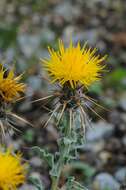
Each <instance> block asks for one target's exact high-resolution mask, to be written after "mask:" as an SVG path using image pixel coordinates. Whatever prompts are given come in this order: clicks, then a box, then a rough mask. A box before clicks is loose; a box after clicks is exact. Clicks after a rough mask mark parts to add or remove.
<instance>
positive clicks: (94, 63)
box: [42, 40, 106, 88]
mask: <svg viewBox="0 0 126 190" xmlns="http://www.w3.org/2000/svg"><path fill="white" fill-rule="evenodd" d="M96 52H97V49H96V48H94V49H93V50H92V49H91V48H87V47H86V44H85V45H84V46H83V47H82V48H81V47H80V43H79V42H78V44H77V46H74V45H73V43H72V41H71V43H70V45H69V47H68V48H65V47H64V44H63V42H62V41H61V40H60V41H59V51H55V50H54V49H51V48H49V53H50V58H49V59H43V60H42V62H43V63H44V65H45V67H46V70H47V71H48V72H49V75H50V76H51V77H52V82H56V81H58V82H59V83H60V84H61V85H64V84H65V83H69V84H70V86H71V87H72V88H75V87H76V86H77V84H81V85H83V86H84V87H86V88H88V87H89V86H90V85H91V84H92V83H94V82H95V81H97V80H99V79H100V78H101V74H100V73H101V72H102V71H103V70H104V67H105V66H104V65H103V64H102V62H103V61H104V60H105V58H106V56H104V57H101V58H100V56H99V55H96Z"/></svg>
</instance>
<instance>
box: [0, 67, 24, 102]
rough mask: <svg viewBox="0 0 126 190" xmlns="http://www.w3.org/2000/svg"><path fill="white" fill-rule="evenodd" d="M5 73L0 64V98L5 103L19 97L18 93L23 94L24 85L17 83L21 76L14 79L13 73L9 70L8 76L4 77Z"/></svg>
mask: <svg viewBox="0 0 126 190" xmlns="http://www.w3.org/2000/svg"><path fill="white" fill-rule="evenodd" d="M6 71H7V70H5V69H4V68H3V66H2V65H1V64H0V96H1V98H2V99H3V100H4V101H5V102H11V101H13V100H14V99H15V98H17V97H19V94H20V92H24V90H25V85H24V84H23V83H19V80H20V79H21V77H22V75H19V76H18V77H14V71H13V70H10V72H9V73H8V75H7V76H5V72H6Z"/></svg>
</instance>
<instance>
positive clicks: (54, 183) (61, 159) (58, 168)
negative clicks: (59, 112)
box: [51, 114, 71, 190]
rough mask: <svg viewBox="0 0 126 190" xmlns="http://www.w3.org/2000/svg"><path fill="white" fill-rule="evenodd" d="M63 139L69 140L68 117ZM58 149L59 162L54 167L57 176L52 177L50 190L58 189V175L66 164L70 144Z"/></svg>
mask: <svg viewBox="0 0 126 190" xmlns="http://www.w3.org/2000/svg"><path fill="white" fill-rule="evenodd" d="M68 115H69V114H68ZM64 137H66V138H68V139H69V138H71V126H70V123H69V118H68V117H67V123H66V126H65V132H64ZM64 137H62V139H64ZM62 139H61V140H62ZM59 149H60V156H59V160H58V161H57V163H56V164H55V166H54V167H55V169H56V171H57V174H58V175H57V177H55V176H52V187H51V190H58V189H59V188H58V184H59V179H60V175H61V172H62V169H63V168H64V165H65V163H66V160H65V159H64V158H65V156H66V155H68V154H69V152H70V149H71V143H70V144H64V146H63V147H59Z"/></svg>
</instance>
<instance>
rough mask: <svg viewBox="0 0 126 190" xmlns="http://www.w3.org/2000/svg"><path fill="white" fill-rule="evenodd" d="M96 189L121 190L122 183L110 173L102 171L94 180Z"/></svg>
mask: <svg viewBox="0 0 126 190" xmlns="http://www.w3.org/2000/svg"><path fill="white" fill-rule="evenodd" d="M93 187H94V190H96V189H97V190H105V189H108V190H109V189H110V190H119V187H120V184H119V183H118V182H117V181H116V180H115V179H114V178H113V177H112V176H111V175H110V174H108V173H100V174H98V175H97V176H96V177H95V180H94V182H93Z"/></svg>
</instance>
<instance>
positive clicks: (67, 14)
mask: <svg viewBox="0 0 126 190" xmlns="http://www.w3.org/2000/svg"><path fill="white" fill-rule="evenodd" d="M54 13H55V14H57V15H60V16H62V17H63V18H64V19H65V20H66V21H68V22H70V21H73V19H74V18H76V17H78V16H79V15H80V8H79V6H77V5H76V6H74V5H72V4H71V3H70V2H69V1H66V2H63V3H60V4H58V5H57V6H56V7H55V9H54Z"/></svg>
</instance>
